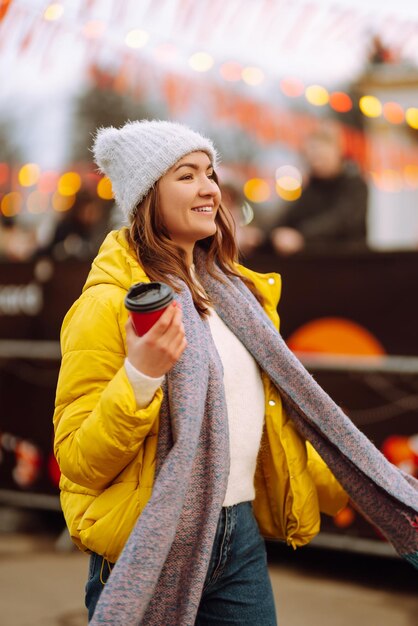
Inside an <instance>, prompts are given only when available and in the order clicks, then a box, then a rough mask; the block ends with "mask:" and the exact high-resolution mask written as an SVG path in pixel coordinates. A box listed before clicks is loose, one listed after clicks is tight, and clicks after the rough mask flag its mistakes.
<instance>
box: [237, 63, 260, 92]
mask: <svg viewBox="0 0 418 626" xmlns="http://www.w3.org/2000/svg"><path fill="white" fill-rule="evenodd" d="M241 77H242V80H243V81H244V83H247V85H251V86H252V87H255V86H256V85H260V84H261V83H262V82H263V80H264V72H263V71H262V70H261V69H260V68H259V67H254V66H248V67H244V69H243V70H242V72H241Z"/></svg>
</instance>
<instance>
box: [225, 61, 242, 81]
mask: <svg viewBox="0 0 418 626" xmlns="http://www.w3.org/2000/svg"><path fill="white" fill-rule="evenodd" d="M219 73H220V75H221V76H222V78H223V79H224V80H227V81H229V82H231V83H232V82H238V81H239V80H241V78H242V65H240V64H239V63H236V62H235V61H227V62H226V63H223V64H222V65H221V67H220V68H219Z"/></svg>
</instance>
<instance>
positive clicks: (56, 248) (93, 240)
mask: <svg viewBox="0 0 418 626" xmlns="http://www.w3.org/2000/svg"><path fill="white" fill-rule="evenodd" d="M112 207H113V202H112V201H109V200H103V199H101V198H99V197H98V196H97V194H96V193H95V192H93V191H92V190H90V189H88V188H85V187H82V188H81V189H80V190H79V191H78V192H77V194H76V199H75V203H74V205H73V206H72V207H71V209H70V210H69V211H68V212H66V213H65V214H64V215H63V218H62V219H61V220H60V221H59V222H58V223H57V225H56V227H55V231H54V232H53V234H52V238H51V240H50V241H49V242H48V243H47V244H46V245H45V246H43V247H42V248H41V249H40V250H38V253H37V254H38V256H43V255H48V256H51V257H52V258H53V259H54V260H56V261H65V260H67V259H78V260H80V261H88V260H91V259H93V258H94V256H95V255H96V254H97V251H98V250H99V248H100V245H101V244H102V242H103V240H104V238H105V236H106V235H107V234H108V232H109V231H110V230H111V229H112V221H111V220H112V217H111V214H112Z"/></svg>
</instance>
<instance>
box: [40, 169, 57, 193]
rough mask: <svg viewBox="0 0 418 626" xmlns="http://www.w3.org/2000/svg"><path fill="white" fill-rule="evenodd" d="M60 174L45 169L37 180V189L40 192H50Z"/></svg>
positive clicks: (53, 189)
mask: <svg viewBox="0 0 418 626" xmlns="http://www.w3.org/2000/svg"><path fill="white" fill-rule="evenodd" d="M59 178H60V175H59V174H58V172H54V171H52V170H46V171H44V172H42V173H41V175H40V177H39V181H38V191H40V192H41V193H52V192H54V191H55V190H56V189H57V186H58V181H59Z"/></svg>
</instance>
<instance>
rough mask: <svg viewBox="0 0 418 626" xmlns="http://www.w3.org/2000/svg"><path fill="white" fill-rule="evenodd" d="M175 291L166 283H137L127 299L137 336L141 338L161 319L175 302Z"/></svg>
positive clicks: (127, 306)
mask: <svg viewBox="0 0 418 626" xmlns="http://www.w3.org/2000/svg"><path fill="white" fill-rule="evenodd" d="M173 298H174V291H173V290H172V289H171V287H170V286H169V285H166V284H165V283H157V282H154V283H135V285H132V287H131V288H130V289H129V291H128V293H127V295H126V297H125V306H126V308H127V309H128V311H129V313H130V315H131V318H132V322H133V325H134V327H135V331H136V334H137V335H138V336H139V337H142V335H145V333H146V332H148V331H149V329H150V328H151V327H152V326H153V325H154V324H155V322H156V321H157V320H158V319H159V318H160V317H161V315H162V314H163V313H164V311H165V310H166V308H167V307H168V305H169V304H170V303H171V302H172V301H173Z"/></svg>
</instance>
